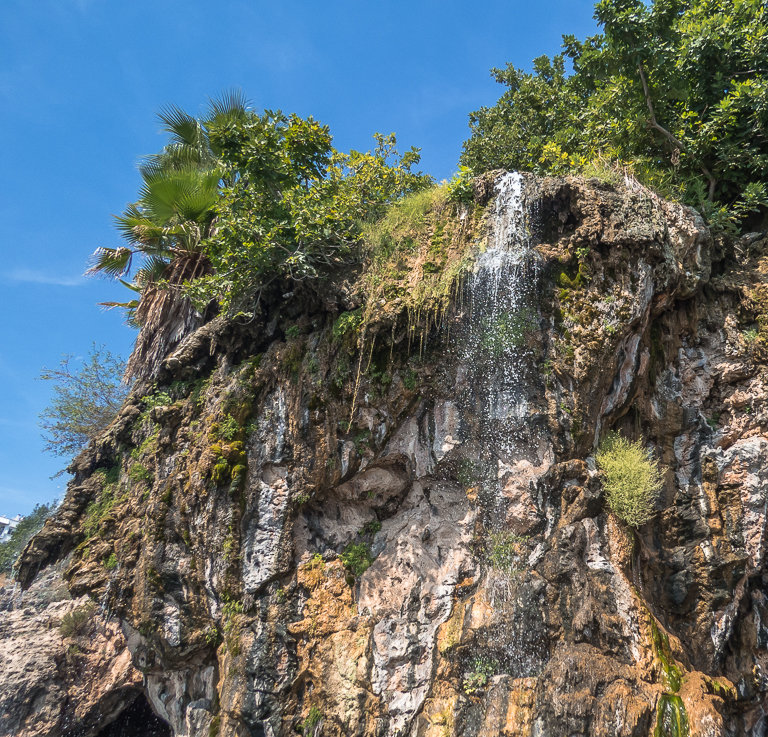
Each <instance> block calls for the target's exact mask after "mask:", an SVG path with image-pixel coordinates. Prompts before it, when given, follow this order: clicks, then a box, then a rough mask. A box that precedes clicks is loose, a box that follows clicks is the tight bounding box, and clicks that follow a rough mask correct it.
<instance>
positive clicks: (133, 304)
mask: <svg viewBox="0 0 768 737" xmlns="http://www.w3.org/2000/svg"><path fill="white" fill-rule="evenodd" d="M138 306H139V300H138V299H132V300H131V301H130V302H99V307H106V308H107V309H108V310H111V309H113V308H115V307H122V308H123V309H125V310H135V309H136V308H137V307H138Z"/></svg>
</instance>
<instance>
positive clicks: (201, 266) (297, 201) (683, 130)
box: [92, 0, 768, 376]
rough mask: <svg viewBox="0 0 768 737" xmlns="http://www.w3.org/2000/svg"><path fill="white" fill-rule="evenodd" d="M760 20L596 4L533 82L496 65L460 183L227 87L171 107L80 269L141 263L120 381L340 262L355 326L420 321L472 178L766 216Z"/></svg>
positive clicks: (766, 29) (454, 279)
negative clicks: (590, 30) (112, 236)
mask: <svg viewBox="0 0 768 737" xmlns="http://www.w3.org/2000/svg"><path fill="white" fill-rule="evenodd" d="M766 13H768V10H766V8H765V6H764V5H763V4H761V3H760V2H759V0H726V1H725V2H721V1H720V0H655V2H652V3H650V4H646V3H644V2H643V1H642V0H600V2H598V4H597V5H596V11H595V16H596V18H597V20H598V21H599V23H600V24H601V26H602V29H603V33H601V34H599V35H596V36H593V37H590V38H587V39H586V40H584V41H579V40H577V39H576V38H574V37H573V36H566V37H564V52H563V53H562V54H560V55H557V56H555V57H554V58H551V59H550V58H548V57H545V56H542V57H539V58H538V59H536V60H535V61H534V69H533V72H532V73H526V72H523V71H521V70H519V69H516V68H514V67H512V66H511V65H508V66H507V67H506V68H505V69H496V70H494V74H495V76H496V78H497V80H498V81H499V82H501V83H502V84H505V85H506V86H507V87H508V90H507V91H506V92H505V93H504V95H503V96H502V97H501V99H500V100H499V101H498V102H497V104H496V105H495V106H492V107H485V108H481V109H480V110H478V111H476V112H474V113H472V114H471V116H470V127H471V131H472V135H471V137H470V138H469V140H468V141H466V143H465V145H464V153H463V155H462V164H463V166H462V168H461V173H460V175H459V176H458V177H457V178H456V179H455V180H454V181H453V182H452V183H450V185H447V186H441V187H435V186H434V182H433V180H432V178H431V177H429V176H427V175H424V174H421V173H418V172H415V171H414V170H413V169H414V167H415V165H416V164H417V163H418V161H419V153H418V150H417V149H410V150H409V151H407V152H405V153H404V154H403V155H400V154H399V153H398V152H397V150H396V141H395V136H394V134H392V135H389V136H382V135H379V134H376V135H375V140H376V146H375V148H374V150H373V151H370V152H367V153H361V152H358V151H351V152H349V153H343V152H340V151H337V150H335V149H334V148H333V146H332V139H331V134H330V131H329V129H328V127H327V126H324V125H322V124H320V123H319V122H317V121H315V120H314V119H313V118H311V117H308V118H302V117H299V116H298V115H295V114H293V115H286V114H283V113H282V112H280V111H271V110H263V111H261V112H258V111H255V110H253V109H251V108H249V107H248V105H247V103H246V101H245V99H244V98H243V97H242V96H241V95H240V94H239V93H229V94H227V95H224V96H223V97H222V98H220V99H218V100H213V101H211V103H210V105H209V108H208V111H207V112H206V114H205V115H203V116H202V117H200V118H197V117H194V116H191V115H189V114H188V113H186V112H184V111H183V110H180V109H178V108H175V107H169V108H166V109H165V110H163V111H162V112H161V113H160V115H159V117H160V120H161V122H162V123H163V126H164V128H165V130H166V131H167V132H168V134H169V141H168V144H167V145H166V146H165V147H164V148H163V150H162V151H161V152H160V153H159V154H157V155H155V156H151V157H149V158H147V159H146V160H145V161H144V162H143V163H142V165H141V167H140V172H141V175H142V179H143V184H142V188H141V190H140V193H139V199H138V200H137V201H136V202H135V203H133V204H131V205H129V206H128V207H127V208H126V210H125V212H124V213H123V214H122V215H120V216H118V217H117V224H118V228H119V230H120V231H121V233H122V235H123V236H124V237H125V239H126V244H125V245H123V246H121V247H117V248H101V249H99V250H98V251H97V253H96V254H95V256H94V263H93V267H92V271H97V272H103V273H106V274H108V275H111V276H115V277H118V278H121V279H123V278H126V277H127V276H128V275H129V273H131V271H132V268H133V267H134V265H136V266H138V268H137V269H136V270H135V271H134V275H133V280H132V281H131V282H128V281H124V282H123V283H125V284H126V286H128V287H130V288H131V289H132V290H134V291H135V292H136V293H137V297H136V298H135V299H133V300H130V301H129V302H125V303H119V304H120V305H121V306H123V307H125V308H126V309H127V310H128V312H129V318H130V319H131V320H133V321H134V322H135V324H136V325H137V326H139V327H140V328H141V332H140V334H139V337H138V339H137V344H136V348H135V350H134V353H133V355H132V357H131V359H130V360H129V363H128V370H127V373H128V374H129V375H137V376H141V375H142V371H145V370H148V369H147V367H151V366H155V365H157V364H158V362H159V361H160V360H162V358H163V357H164V356H165V355H166V354H167V353H168V351H169V350H170V348H171V347H172V346H173V345H174V344H175V343H177V342H178V341H179V340H180V339H181V338H182V337H183V336H184V335H186V334H188V333H189V332H191V330H192V329H194V328H195V327H196V326H197V325H199V324H200V323H201V322H202V321H204V320H205V319H206V318H209V317H210V316H211V315H212V314H214V313H215V311H216V310H223V311H226V312H229V313H230V314H233V315H236V314H243V315H245V316H246V317H248V316H251V315H252V314H253V312H254V310H255V308H256V305H257V304H258V302H259V301H260V299H261V296H262V294H264V292H265V290H267V289H268V288H269V287H270V286H271V285H275V286H276V287H279V293H281V294H290V293H292V291H293V289H294V288H295V286H296V285H298V284H299V283H302V284H309V285H312V286H318V285H319V284H320V283H321V281H322V280H323V279H325V278H327V277H328V276H331V275H337V274H338V272H339V269H340V267H341V268H346V267H350V266H355V267H357V270H355V271H354V272H353V274H354V276H355V278H357V276H359V275H360V274H362V277H361V278H360V279H359V280H358V281H357V291H358V294H359V297H360V298H361V301H362V306H361V312H360V323H359V324H360V327H361V332H362V333H365V327H366V326H367V325H368V324H369V323H370V322H372V321H373V320H374V319H375V318H376V317H377V316H378V315H379V314H381V307H382V305H385V304H386V305H387V306H388V307H393V308H394V307H396V308H397V309H399V310H400V311H401V312H403V311H405V312H407V313H408V315H409V317H410V318H411V321H412V322H413V318H414V317H415V319H416V321H417V322H418V321H421V322H423V323H427V324H428V323H429V322H430V320H431V319H434V317H435V316H436V315H438V316H439V314H440V313H441V310H442V309H444V308H445V306H446V304H447V303H448V302H450V299H451V297H452V296H453V294H454V291H455V287H456V285H457V283H458V282H459V280H460V276H461V274H462V273H463V271H465V270H466V268H467V266H468V264H469V263H470V260H469V259H470V258H471V253H470V250H471V248H470V247H473V246H474V245H476V239H474V238H473V237H472V235H473V234H472V233H471V232H466V230H467V229H466V228H465V231H463V232H461V233H458V234H457V233H448V232H447V230H448V226H447V225H446V222H448V221H451V220H456V218H450V217H443V214H444V213H446V212H447V205H448V204H451V205H452V206H456V207H458V206H459V205H461V206H471V201H472V177H473V175H479V174H481V173H482V172H485V171H488V170H491V169H496V168H505V169H520V170H532V171H534V172H542V173H547V174H564V173H568V172H581V173H587V174H589V173H595V172H602V173H606V171H610V172H616V171H619V170H624V171H630V172H631V173H633V174H634V175H635V176H636V177H637V178H638V179H639V180H640V181H641V182H643V183H644V184H646V185H648V186H650V187H652V188H654V189H656V190H658V191H659V192H660V193H661V194H663V195H665V196H669V197H673V198H677V199H681V200H683V201H684V202H687V203H689V204H692V205H694V206H696V207H698V208H699V209H701V210H702V212H703V213H704V214H705V215H706V216H707V217H708V219H709V221H710V223H711V224H712V225H713V226H717V227H718V228H721V229H726V230H732V231H735V230H737V229H738V228H739V227H742V226H743V225H745V224H747V223H748V216H749V215H750V214H751V213H754V212H758V213H761V214H764V213H765V211H766V208H767V207H768V174H767V173H766V172H768V133H766V130H768V69H766V64H765V60H766V58H768V24H767V23H766V22H765V21H766ZM569 63H570V64H571V65H572V70H569V69H568V64H569ZM454 212H455V210H451V213H450V214H453V213H454ZM462 220H463V219H462ZM465 225H468V226H469V228H468V230H469V231H471V229H472V227H473V226H474V225H476V223H474V222H472V221H471V219H466V223H465ZM135 259H138V260H139V261H140V263H138V264H134V260H135ZM110 304H111V305H112V306H115V305H117V304H118V303H110ZM425 316H426V320H425V319H424V317H425ZM422 329H423V325H422ZM360 342H361V345H362V344H363V343H364V342H365V341H364V339H363V340H361V341H360Z"/></svg>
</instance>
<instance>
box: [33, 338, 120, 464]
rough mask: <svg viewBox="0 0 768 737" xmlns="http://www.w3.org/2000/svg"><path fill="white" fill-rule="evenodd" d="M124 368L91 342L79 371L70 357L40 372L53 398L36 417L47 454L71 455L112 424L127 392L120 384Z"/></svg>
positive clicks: (118, 361)
mask: <svg viewBox="0 0 768 737" xmlns="http://www.w3.org/2000/svg"><path fill="white" fill-rule="evenodd" d="M124 369H125V363H124V361H123V360H122V359H120V358H118V357H116V356H113V355H112V353H110V351H108V350H107V349H106V348H105V347H104V346H97V345H96V344H95V343H94V345H93V346H92V348H91V352H90V354H89V356H88V358H87V359H86V360H85V361H84V362H83V364H82V367H80V368H79V369H78V368H76V367H74V366H73V357H72V356H65V357H64V358H63V359H62V361H61V363H60V364H59V367H58V368H56V369H43V371H42V372H41V374H40V378H41V379H43V380H44V381H50V382H53V398H52V399H51V403H50V404H49V405H48V406H47V407H46V408H45V409H44V410H43V412H42V413H41V414H40V418H39V419H40V427H41V429H42V431H43V433H42V434H43V439H44V440H45V442H46V445H45V450H46V451H47V452H49V453H53V454H55V455H58V456H69V457H71V456H74V455H75V454H76V453H78V452H79V451H80V450H82V449H83V448H84V447H85V446H86V445H87V444H88V443H89V442H90V441H91V440H94V439H95V438H96V437H98V435H99V434H100V433H101V432H102V431H103V430H104V429H105V428H106V427H107V425H109V423H110V422H112V420H113V419H114V418H115V416H116V415H117V413H118V411H119V409H120V407H121V405H122V403H123V400H124V399H125V397H126V396H127V394H128V390H129V387H128V385H126V384H124V383H123V382H122V381H121V379H122V376H123V372H124Z"/></svg>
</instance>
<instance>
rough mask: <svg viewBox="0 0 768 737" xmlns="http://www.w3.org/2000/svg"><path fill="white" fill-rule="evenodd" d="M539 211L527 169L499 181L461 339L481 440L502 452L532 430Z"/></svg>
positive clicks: (503, 457)
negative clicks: (529, 201) (531, 201)
mask: <svg viewBox="0 0 768 737" xmlns="http://www.w3.org/2000/svg"><path fill="white" fill-rule="evenodd" d="M531 219H532V218H531V213H530V208H529V207H527V206H526V203H525V197H524V179H523V176H522V175H521V174H519V173H516V172H513V173H508V174H504V175H503V176H502V177H501V178H500V179H499V180H498V182H497V183H496V198H495V202H494V206H493V211H492V213H491V218H490V232H489V237H488V244H487V247H486V249H485V250H484V251H483V252H482V253H480V254H479V256H478V258H477V260H476V264H475V270H474V273H473V275H472V276H471V278H470V279H469V280H468V283H467V292H468V293H467V294H466V297H465V303H466V305H467V313H466V316H465V326H464V329H463V330H462V331H461V333H460V336H459V340H460V346H461V353H462V356H463V359H464V361H465V363H466V365H467V366H468V367H469V372H470V380H471V382H470V383H471V387H470V393H471V394H472V395H473V400H474V410H475V413H476V417H477V418H478V421H479V425H480V426H479V428H478V435H479V436H478V437H477V440H478V441H479V444H480V445H481V446H482V447H483V448H484V449H485V450H486V451H488V452H490V453H492V454H493V455H494V456H495V457H496V458H499V459H501V460H508V458H509V457H510V456H514V455H515V451H516V449H517V447H518V445H519V443H520V442H521V441H524V440H525V437H526V432H525V431H524V428H523V427H522V426H524V425H525V420H526V417H527V415H528V401H527V386H528V384H529V382H530V380H531V379H532V376H533V372H534V369H535V366H534V363H535V362H534V351H533V350H532V349H531V345H530V343H531V337H532V335H534V334H535V333H536V332H537V331H538V329H539V324H538V322H539V316H538V307H537V287H538V276H539V274H538V259H537V257H536V253H535V251H534V248H533V246H534V240H533V237H532V235H531Z"/></svg>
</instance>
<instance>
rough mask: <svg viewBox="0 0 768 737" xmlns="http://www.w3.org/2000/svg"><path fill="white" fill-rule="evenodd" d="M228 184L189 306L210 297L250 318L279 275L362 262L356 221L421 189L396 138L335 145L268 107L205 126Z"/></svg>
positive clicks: (313, 126)
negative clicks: (341, 148)
mask: <svg viewBox="0 0 768 737" xmlns="http://www.w3.org/2000/svg"><path fill="white" fill-rule="evenodd" d="M205 126H206V129H207V130H208V134H209V137H210V140H211V142H212V145H215V146H216V149H217V151H219V154H220V157H221V161H222V163H223V166H224V171H225V172H226V174H225V179H224V182H223V185H222V187H221V190H220V195H219V198H218V201H217V203H216V206H215V212H216V218H217V220H216V231H215V233H213V234H212V235H211V237H210V238H209V239H208V240H207V242H206V245H205V249H206V254H207V256H208V258H209V260H210V263H211V265H212V267H213V272H214V273H212V274H210V275H207V276H204V277H203V278H202V279H199V280H197V281H196V282H194V283H190V284H189V285H188V294H189V295H190V297H191V298H192V299H193V301H194V302H195V303H196V304H197V305H199V306H204V305H205V304H207V303H208V301H209V300H210V299H216V300H218V301H219V303H220V304H221V305H222V306H223V308H224V309H228V310H231V311H234V312H237V311H246V312H248V311H249V310H250V309H251V308H252V306H253V303H254V300H255V299H257V298H258V295H259V294H260V291H261V290H262V289H263V288H264V287H265V286H267V285H268V284H269V283H271V282H272V281H274V280H276V279H292V280H295V281H302V280H305V279H312V278H316V277H318V276H321V275H323V274H324V273H327V272H328V271H329V270H332V269H334V268H336V267H338V266H340V265H343V264H347V263H350V262H352V261H355V260H356V259H357V258H358V255H359V253H358V242H359V239H360V232H361V222H365V221H370V220H373V219H375V218H376V217H379V216H380V215H381V214H382V213H383V212H384V209H385V207H386V206H387V204H389V203H390V202H392V201H394V200H396V199H397V198H399V197H401V196H402V195H404V194H406V193H408V192H411V191H414V190H417V189H420V188H423V187H424V186H426V185H427V184H429V183H430V182H431V179H430V178H429V177H425V176H423V175H420V174H415V173H413V172H412V171H411V169H412V167H413V166H414V165H415V164H417V163H418V161H419V154H418V151H417V150H415V149H411V150H410V151H407V152H406V153H405V154H403V155H402V156H400V155H399V154H398V152H397V150H396V149H395V144H396V142H395V137H394V135H389V136H382V135H379V134H376V136H375V139H376V148H375V149H374V151H373V152H369V153H361V152H358V151H352V152H350V153H349V154H345V153H341V152H338V151H335V150H334V149H333V148H332V147H331V135H330V131H329V130H328V127H327V126H323V125H321V124H320V123H318V122H317V121H315V120H313V119H312V118H306V119H303V118H300V117H299V116H297V115H284V114H283V113H281V112H280V111H277V112H274V111H271V110H266V111H264V112H263V113H262V114H257V113H255V112H252V111H247V112H246V113H245V114H244V115H243V116H242V117H241V118H240V119H238V120H236V121H227V123H226V124H225V125H219V124H218V123H217V122H216V121H211V122H209V123H205Z"/></svg>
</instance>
